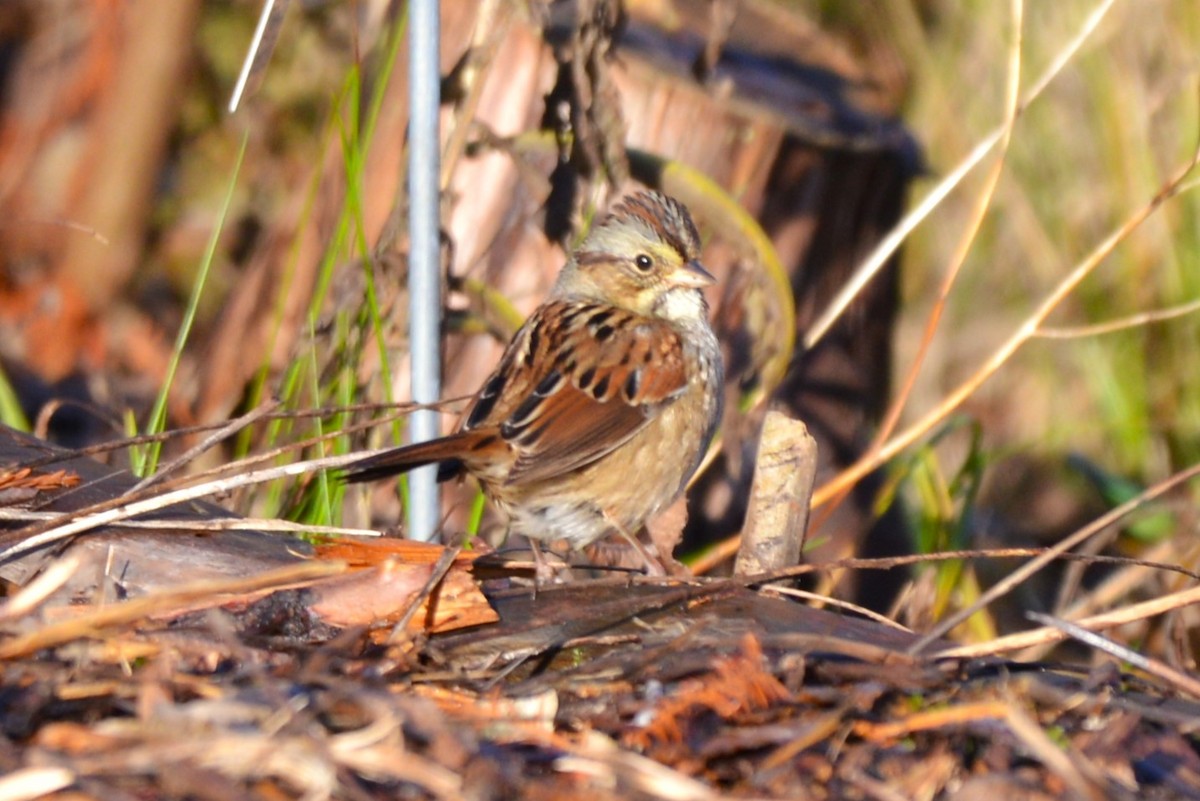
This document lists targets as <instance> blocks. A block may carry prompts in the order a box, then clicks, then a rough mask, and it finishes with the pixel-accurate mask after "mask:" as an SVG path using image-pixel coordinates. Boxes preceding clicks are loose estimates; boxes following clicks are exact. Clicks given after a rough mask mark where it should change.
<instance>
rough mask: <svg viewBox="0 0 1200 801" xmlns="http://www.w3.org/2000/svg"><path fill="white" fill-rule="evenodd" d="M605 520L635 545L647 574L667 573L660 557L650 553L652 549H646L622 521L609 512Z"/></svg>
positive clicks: (663, 574)
mask: <svg viewBox="0 0 1200 801" xmlns="http://www.w3.org/2000/svg"><path fill="white" fill-rule="evenodd" d="M604 520H605V522H607V523H608V524H609V525H610V526H612V527H613V528H614V529H616V530H617V533H618V534H620V535H621V536H622V537H624V538H625V541H626V542H628V543H629V544H630V545H632V546H633V549H634V550H635V551H637V552H638V556H640V557H642V561H643V562H644V563H645V564H646V575H647V576H665V575H667V571H666V570H665V569H664V568H663V565H662V562H660V561H659V560H658V557H656V556H655V555H654V554H652V553H650V551H648V550H647V549H646V546H645V545H642V543H641V540H639V539H638V538H637V537H635V536H634V535H633V534H630V533H629V530H628V529H626V528H625V526H623V525H621V523H620V521H618V520H615V519H613V517H612V516H611V515H610V514H609V513H608V512H605V513H604Z"/></svg>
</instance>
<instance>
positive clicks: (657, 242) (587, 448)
mask: <svg viewBox="0 0 1200 801" xmlns="http://www.w3.org/2000/svg"><path fill="white" fill-rule="evenodd" d="M699 256H700V237H699V234H698V232H697V230H696V225H695V223H694V222H693V221H692V217H691V215H690V213H689V212H688V210H687V208H686V207H685V206H684V205H683V204H682V203H680V202H679V201H678V200H676V199H674V198H672V197H669V196H667V195H665V194H662V193H659V192H656V191H640V192H637V193H635V194H632V195H629V196H627V197H625V198H624V199H623V200H621V201H620V202H618V203H617V204H616V205H615V206H613V208H612V209H611V210H610V212H609V213H608V214H607V215H606V216H605V217H604V218H603V219H602V220H601V221H600V222H599V223H598V224H597V225H595V226H593V228H592V230H591V231H590V232H589V233H588V235H587V236H586V237H585V238H584V239H583V241H582V242H581V243H580V244H579V246H578V247H577V248H576V249H575V250H574V251H573V252H572V253H571V254H570V256H569V258H568V259H567V261H566V263H565V265H564V266H563V268H562V270H561V272H560V273H559V276H558V279H557V280H556V282H555V283H554V285H553V287H552V289H551V291H550V292H549V294H548V295H547V297H546V299H545V300H544V301H543V302H542V304H541V305H540V306H539V307H538V308H537V309H536V310H535V311H534V312H533V314H532V315H530V317H529V318H528V319H527V320H526V322H525V323H524V325H523V326H522V327H521V328H520V329H519V330H518V331H517V333H516V334H514V335H513V338H512V340H511V341H510V342H509V344H508V346H507V347H506V348H505V351H504V354H503V355H502V356H501V358H500V361H499V363H498V365H497V367H496V368H495V370H494V371H493V372H492V373H491V375H490V376H489V377H488V378H487V380H485V381H484V382H483V385H482V387H481V388H480V390H479V391H478V393H477V394H476V395H475V397H474V398H473V400H472V401H471V404H470V406H469V407H468V409H467V410H466V412H465V414H464V417H463V419H462V422H461V424H460V425H459V427H458V430H457V431H455V432H454V433H452V434H449V435H447V436H443V437H440V438H437V439H432V440H428V441H425V442H420V443H414V444H409V445H404V446H401V447H397V448H393V449H391V450H387V451H383V452H381V453H378V454H375V455H372V456H368V457H365V458H363V459H361V460H359V461H356V462H352V463H351V464H349V465H347V466H346V468H345V469H344V472H343V475H342V478H343V480H345V481H347V482H363V481H373V480H377V479H381V478H386V477H390V476H394V475H396V474H399V473H403V472H405V471H407V470H411V469H413V468H416V467H420V466H423V465H428V464H435V463H436V464H438V465H439V471H438V478H439V480H446V479H448V478H451V477H455V476H459V475H462V474H463V473H467V474H470V475H472V476H474V477H475V478H476V479H477V480H478V481H479V483H480V485H481V487H482V488H483V491H484V494H485V495H486V496H487V497H488V499H489V500H490V501H491V502H492V503H493V504H494V505H495V506H496V507H497V508H498V509H499V510H500V511H501V512H502V513H504V515H506V516H507V518H508V532H509V534H513V533H515V534H520V535H522V536H524V537H525V538H526V539H528V540H529V542H530V544H531V547H532V548H533V552H534V559H535V562H537V563H538V565H539V572H540V568H541V563H540V561H539V560H540V555H539V551H538V547H537V543H538V542H539V541H540V542H549V541H557V540H562V541H565V542H566V543H567V545H568V546H569V547H570V548H573V549H581V548H583V547H585V546H587V545H588V544H590V543H592V542H594V541H596V540H598V539H600V538H601V537H604V536H606V535H609V534H612V533H618V534H621V535H622V536H624V537H625V538H626V539H628V540H630V542H632V543H633V544H634V545H635V547H638V549H639V552H640V553H641V554H642V556H643V558H644V559H645V560H646V562H647V568H648V569H649V570H650V571H651V572H656V573H661V566H660V567H658V569H657V570H656V569H655V565H654V564H653V559H652V558H651V557H649V555H648V554H647V553H646V551H645V550H644V549H642V548H641V547H640V546H639V545H638V543H637V540H636V538H635V536H636V534H637V532H638V531H639V530H640V529H641V527H642V526H643V525H644V524H645V523H646V521H647V520H650V519H652V518H653V517H654V516H655V515H657V514H658V513H659V512H661V511H663V510H664V509H666V508H667V507H668V506H670V505H671V504H672V503H674V502H675V501H676V500H677V499H678V498H679V497H680V496H681V495H682V494H683V492H684V490H685V488H686V486H687V482H688V480H689V479H690V478H691V476H692V474H693V473H694V472H695V471H696V470H697V468H698V467H699V465H700V463H701V460H702V458H703V456H704V452H705V450H706V448H707V445H708V442H709V440H710V439H711V438H712V436H713V434H714V432H715V431H716V429H717V426H718V425H719V423H720V420H721V414H722V396H723V383H724V365H723V362H722V358H721V351H720V346H719V344H718V341H717V337H716V334H715V333H714V332H713V329H712V326H711V324H710V322H709V314H708V304H707V302H706V301H705V298H704V294H703V289H704V288H705V287H707V286H711V285H712V284H714V283H715V282H716V279H715V278H714V277H713V276H712V274H711V273H709V272H708V270H706V269H705V267H704V266H703V265H702V264H701V262H700V260H699Z"/></svg>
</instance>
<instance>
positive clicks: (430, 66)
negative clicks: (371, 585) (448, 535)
mask: <svg viewBox="0 0 1200 801" xmlns="http://www.w3.org/2000/svg"><path fill="white" fill-rule="evenodd" d="M408 23H409V118H408V201H409V203H408V214H409V237H410V241H411V244H412V247H411V252H410V256H409V269H408V304H409V346H410V348H411V353H412V398H413V400H414V401H416V402H417V403H433V402H435V401H437V400H438V396H439V395H440V394H441V364H440V358H439V357H440V353H441V347H440V345H441V341H440V340H441V337H440V328H441V311H442V297H441V258H440V248H439V242H438V230H439V229H438V205H439V195H438V173H439V161H440V159H439V139H438V105H439V99H440V98H439V93H440V76H439V56H438V38H439V30H438V28H439V20H438V0H411V2H410V4H409V20H408ZM439 434H440V429H439V425H438V413H437V412H436V411H433V410H431V409H429V410H419V411H416V412H414V413H413V414H412V416H411V417H409V440H410V441H411V442H423V441H425V440H427V439H433V438H434V437H437V436H438V435H439ZM408 481H409V483H408V488H409V506H408V532H409V537H411V538H413V539H418V540H429V539H432V538H433V536H434V534H435V533H436V531H437V527H438V523H439V521H440V517H441V514H440V511H439V508H438V488H437V466H436V465H430V466H429V467H422V468H419V469H417V470H413V471H412V472H411V473H409V474H408Z"/></svg>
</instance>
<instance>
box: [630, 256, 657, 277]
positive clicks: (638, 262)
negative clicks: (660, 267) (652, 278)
mask: <svg viewBox="0 0 1200 801" xmlns="http://www.w3.org/2000/svg"><path fill="white" fill-rule="evenodd" d="M633 263H634V265H635V266H636V267H637V268H638V269H639V270H641V271H642V272H644V273H648V272H650V268H651V267H653V266H654V259H652V258H650V257H649V256H647V255H646V254H645V253H639V254H638V255H637V257H636V258H634V260H633Z"/></svg>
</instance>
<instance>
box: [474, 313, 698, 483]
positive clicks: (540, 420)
mask: <svg viewBox="0 0 1200 801" xmlns="http://www.w3.org/2000/svg"><path fill="white" fill-rule="evenodd" d="M686 388H687V372H686V369H685V362H684V354H683V343H682V340H681V339H680V336H679V334H678V333H677V332H676V331H675V330H674V329H673V328H671V327H670V326H669V325H668V324H666V323H665V322H661V321H656V320H650V319H647V318H644V317H639V316H637V315H635V314H632V313H630V312H626V311H622V310H619V309H615V308H613V307H610V306H604V305H600V304H595V303H590V302H584V301H556V302H552V303H549V304H546V305H544V306H542V307H541V308H539V309H538V311H537V312H535V313H534V315H533V316H532V317H531V318H530V319H529V321H528V322H527V323H526V324H525V326H524V327H522V329H521V331H520V332H518V334H517V336H516V337H514V338H513V341H512V343H511V344H510V345H509V348H508V350H507V351H506V352H505V354H504V357H503V359H501V362H500V366H499V367H498V368H497V370H496V372H495V373H494V374H493V375H492V377H491V378H490V379H489V380H488V381H487V382H486V383H485V384H484V387H483V390H482V391H481V392H480V394H479V397H478V398H477V399H476V401H475V404H474V406H473V408H472V410H471V412H470V413H469V415H468V417H467V422H466V423H465V426H464V427H465V428H466V429H473V428H482V427H489V426H491V425H495V426H497V427H498V428H497V430H498V432H499V434H500V436H501V437H502V438H503V439H504V440H505V441H507V442H508V443H509V444H510V445H511V446H512V447H513V448H514V450H515V451H516V454H517V458H516V461H515V463H514V464H513V467H512V469H511V471H510V472H509V474H508V478H507V481H508V483H510V484H519V483H526V482H533V481H540V480H543V479H546V478H551V477H553V476H556V475H560V474H562V473H566V472H570V471H572V470H576V469H578V468H580V467H583V466H585V465H587V464H590V463H591V462H593V461H595V460H596V459H599V458H600V457H602V456H604V455H606V454H608V453H610V452H611V451H613V450H614V449H615V448H617V447H619V446H620V445H622V444H623V443H625V442H627V441H628V440H629V438H630V437H632V436H633V435H634V434H636V433H637V432H638V431H640V430H641V429H642V428H643V427H644V426H645V425H646V424H647V423H648V422H649V421H650V420H651V419H653V418H654V416H655V415H656V414H658V413H659V411H660V410H661V409H662V408H663V406H665V405H666V404H668V403H670V402H671V401H672V400H674V399H675V398H676V397H677V396H678V395H679V394H681V393H682V392H683V391H684V390H685V389H686Z"/></svg>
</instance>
